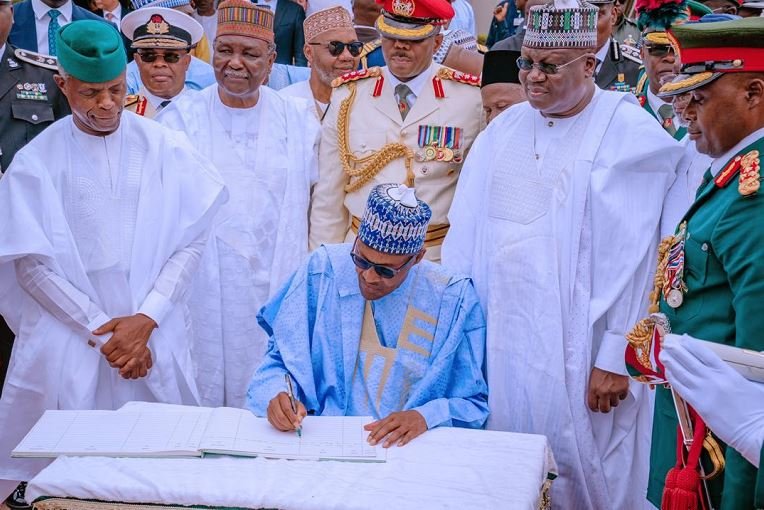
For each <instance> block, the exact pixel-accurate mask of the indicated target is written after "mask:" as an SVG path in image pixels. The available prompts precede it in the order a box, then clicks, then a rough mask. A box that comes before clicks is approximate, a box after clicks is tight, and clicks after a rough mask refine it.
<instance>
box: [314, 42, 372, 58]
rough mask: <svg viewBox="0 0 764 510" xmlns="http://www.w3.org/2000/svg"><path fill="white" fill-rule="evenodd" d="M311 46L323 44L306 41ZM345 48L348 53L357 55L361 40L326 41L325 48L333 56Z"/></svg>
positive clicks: (338, 54)
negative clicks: (347, 41)
mask: <svg viewBox="0 0 764 510" xmlns="http://www.w3.org/2000/svg"><path fill="white" fill-rule="evenodd" d="M308 44H310V45H311V46H323V45H324V43H318V42H312V43H308ZM345 48H347V49H348V51H349V52H350V54H351V55H352V56H354V57H357V56H358V55H360V54H361V50H362V49H363V43H362V42H361V41H353V42H349V43H346V42H342V41H329V42H328V43H326V49H328V50H329V54H330V55H331V56H333V57H339V56H340V55H342V52H343V51H345Z"/></svg>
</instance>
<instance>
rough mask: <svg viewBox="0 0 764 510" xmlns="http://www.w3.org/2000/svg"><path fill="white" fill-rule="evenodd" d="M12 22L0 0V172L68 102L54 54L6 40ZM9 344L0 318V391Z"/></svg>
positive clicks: (65, 111) (8, 5) (61, 113)
mask: <svg viewBox="0 0 764 510" xmlns="http://www.w3.org/2000/svg"><path fill="white" fill-rule="evenodd" d="M12 24H13V8H12V7H11V2H10V0H0V175H2V172H3V171H4V170H5V169H7V168H8V166H10V164H11V160H12V159H13V156H14V155H15V154H16V152H17V151H18V150H19V149H21V148H22V147H23V146H24V145H26V144H27V143H29V141H30V140H31V139H32V138H34V137H35V136H37V135H38V134H40V132H41V131H42V130H43V129H45V128H46V127H47V126H49V125H50V124H51V123H52V122H53V121H54V120H56V119H60V118H61V117H63V116H65V115H68V114H69V104H68V103H67V102H66V98H65V97H64V95H63V94H61V92H60V91H59V90H58V87H57V86H56V83H55V81H53V75H54V74H56V59H55V57H50V56H48V55H40V54H38V53H34V52H31V51H26V50H21V49H16V48H14V47H13V46H11V45H10V44H8V43H7V39H8V34H9V33H10V31H11V25H12ZM12 345H13V333H11V331H10V330H9V329H8V327H7V326H6V325H5V321H3V320H2V318H0V393H2V386H3V380H4V379H5V371H6V369H7V368H8V363H9V360H10V356H11V346H12Z"/></svg>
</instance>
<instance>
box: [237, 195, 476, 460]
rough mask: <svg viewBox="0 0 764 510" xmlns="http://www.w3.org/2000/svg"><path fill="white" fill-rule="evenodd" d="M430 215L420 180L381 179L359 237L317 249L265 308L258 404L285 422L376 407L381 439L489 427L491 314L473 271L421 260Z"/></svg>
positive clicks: (255, 384) (374, 438)
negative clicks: (458, 272)
mask: <svg viewBox="0 0 764 510" xmlns="http://www.w3.org/2000/svg"><path fill="white" fill-rule="evenodd" d="M430 216H431V212H430V208H429V207H428V206H427V204H425V203H424V202H422V201H421V200H419V199H417V198H416V196H415V194H414V190H413V189H410V188H407V187H406V186H403V185H398V184H381V185H379V186H377V187H375V188H374V190H373V191H372V193H371V194H370V195H369V199H368V202H367V204H366V211H365V213H364V216H363V219H362V220H361V224H360V226H359V228H358V238H357V239H356V241H355V243H353V244H336V245H324V246H322V247H320V248H319V249H317V250H316V251H315V252H313V253H312V254H311V256H310V258H309V259H308V260H307V262H306V263H305V264H304V265H303V266H302V267H301V268H300V269H299V270H298V271H297V272H295V274H294V275H292V277H291V278H290V280H289V281H288V282H287V283H286V285H284V286H283V287H282V288H281V290H280V291H279V292H278V293H277V294H276V296H275V297H274V298H273V299H272V300H271V301H270V303H268V304H267V305H266V306H265V307H264V308H263V309H262V310H261V312H260V314H259V316H258V321H259V323H260V325H261V326H262V327H263V328H264V329H265V330H266V332H267V333H268V335H269V336H270V338H269V342H268V352H267V354H266V357H265V360H264V362H263V364H262V365H261V366H260V368H259V369H258V370H257V372H256V373H255V375H254V378H253V380H252V383H251V384H250V387H249V392H248V394H247V407H248V408H249V409H250V410H251V411H252V412H253V413H255V414H256V415H258V416H267V417H268V420H269V421H270V423H271V424H272V425H273V426H274V427H275V428H277V429H279V430H284V431H286V430H296V429H298V428H299V426H300V422H301V420H302V418H303V417H304V416H306V415H307V414H316V415H327V416H329V415H331V416H336V415H349V416H365V415H371V416H373V417H374V418H375V420H376V421H374V422H372V423H370V424H368V425H366V427H365V428H366V430H368V431H369V438H368V440H369V442H370V443H371V444H373V445H376V444H382V445H383V446H384V447H386V448H387V447H390V446H392V445H394V444H397V445H398V446H403V445H405V444H406V443H408V442H409V441H411V440H412V439H414V438H415V437H417V436H419V435H420V434H422V433H423V432H424V431H426V430H427V429H429V428H432V427H437V426H458V427H470V428H479V427H481V426H482V425H483V423H484V422H485V420H486V418H487V417H488V404H487V393H488V391H487V386H486V383H485V379H484V376H483V369H482V368H483V359H484V352H485V319H484V317H483V313H482V311H481V309H480V305H479V303H478V299H477V295H476V293H475V290H474V288H473V287H472V283H471V281H470V280H469V279H468V278H465V277H461V276H455V275H453V274H451V273H450V272H449V271H448V270H446V269H444V268H443V267H441V266H440V265H438V264H434V263H431V262H428V261H423V260H422V258H423V257H424V254H425V251H426V249H425V245H426V235H427V224H428V222H429V220H430ZM285 374H288V376H289V377H291V379H292V380H294V382H295V383H296V384H294V385H292V386H293V389H294V395H295V397H296V400H297V402H296V403H295V405H294V406H293V405H292V402H291V399H290V398H289V393H288V390H289V388H287V386H288V384H285V378H284V375H285Z"/></svg>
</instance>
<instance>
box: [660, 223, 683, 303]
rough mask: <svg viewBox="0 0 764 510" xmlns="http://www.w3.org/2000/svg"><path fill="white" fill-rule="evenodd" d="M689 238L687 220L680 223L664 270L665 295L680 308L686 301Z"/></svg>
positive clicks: (667, 301)
mask: <svg viewBox="0 0 764 510" xmlns="http://www.w3.org/2000/svg"><path fill="white" fill-rule="evenodd" d="M686 238H687V222H686V221H684V222H682V224H681V225H679V232H678V233H677V234H676V235H675V236H674V242H673V244H672V245H671V248H670V249H669V253H668V255H667V261H666V267H665V268H664V270H663V297H664V298H665V299H666V304H667V305H669V306H670V307H671V308H679V307H680V306H682V303H683V302H684V293H685V292H686V291H687V286H686V285H685V283H684V243H685V240H686Z"/></svg>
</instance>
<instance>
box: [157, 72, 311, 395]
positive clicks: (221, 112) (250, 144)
mask: <svg viewBox="0 0 764 510" xmlns="http://www.w3.org/2000/svg"><path fill="white" fill-rule="evenodd" d="M310 115H311V114H310V112H308V111H307V104H303V103H302V102H299V103H298V102H296V101H289V100H287V99H284V98H283V97H281V96H280V95H279V94H278V93H277V92H275V91H273V90H271V89H269V88H267V87H260V98H259V100H258V102H257V104H256V105H255V106H254V107H252V108H246V109H242V108H229V107H227V106H225V105H224V104H223V103H222V102H221V100H220V97H219V94H218V87H217V85H215V86H212V87H208V88H206V89H205V90H203V91H201V92H199V93H198V94H195V95H194V96H193V97H188V98H186V97H184V98H182V99H181V100H179V101H177V102H174V103H172V105H170V106H169V107H168V108H167V109H165V111H164V112H163V113H162V116H161V118H160V122H161V123H162V124H164V125H167V126H169V127H172V128H175V129H179V130H182V131H184V132H185V133H186V134H187V135H188V137H189V138H190V139H191V140H193V142H194V145H195V146H196V147H197V149H198V150H199V151H200V152H201V153H202V154H204V155H206V156H207V157H209V158H210V160H212V162H213V163H214V164H215V166H216V167H217V168H218V169H219V170H220V173H221V175H222V176H223V180H224V181H225V182H226V184H227V185H228V189H229V191H230V195H231V198H230V200H229V201H228V203H227V204H226V205H225V206H223V208H222V209H221V211H220V214H218V216H217V217H216V220H215V226H214V230H213V235H212V236H211V237H210V241H209V245H208V247H207V250H206V251H205V255H204V257H203V259H202V265H201V268H200V272H199V273H200V274H199V278H198V279H197V281H196V282H195V285H194V290H193V292H192V295H191V312H192V319H193V332H194V346H193V357H194V363H195V364H196V369H197V384H198V387H199V392H200V396H201V401H202V404H203V405H207V406H221V405H228V406H232V407H243V406H244V401H245V397H246V393H247V388H248V386H249V383H250V380H251V379H252V374H253V373H254V371H255V369H256V368H257V366H258V365H259V363H260V361H261V360H262V358H263V356H264V355H265V350H266V345H267V340H268V337H267V335H266V334H265V332H264V331H263V330H262V328H260V326H258V324H257V320H256V317H257V313H258V312H259V310H260V307H262V306H263V305H264V304H265V303H266V301H267V300H268V298H269V297H270V296H271V294H273V293H274V292H275V291H276V290H277V289H278V288H279V286H280V285H281V284H282V283H283V282H284V281H286V278H287V277H288V276H289V275H290V274H291V273H292V272H293V271H294V270H296V269H297V267H298V266H299V264H300V263H301V262H302V260H303V259H304V257H305V256H306V255H307V253H308V203H309V199H310V186H311V183H312V182H313V181H314V180H315V174H316V172H317V164H316V149H315V144H316V143H317V137H318V125H317V123H315V122H312V121H311V122H306V121H305V119H308V118H310V117H309V116H310Z"/></svg>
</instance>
